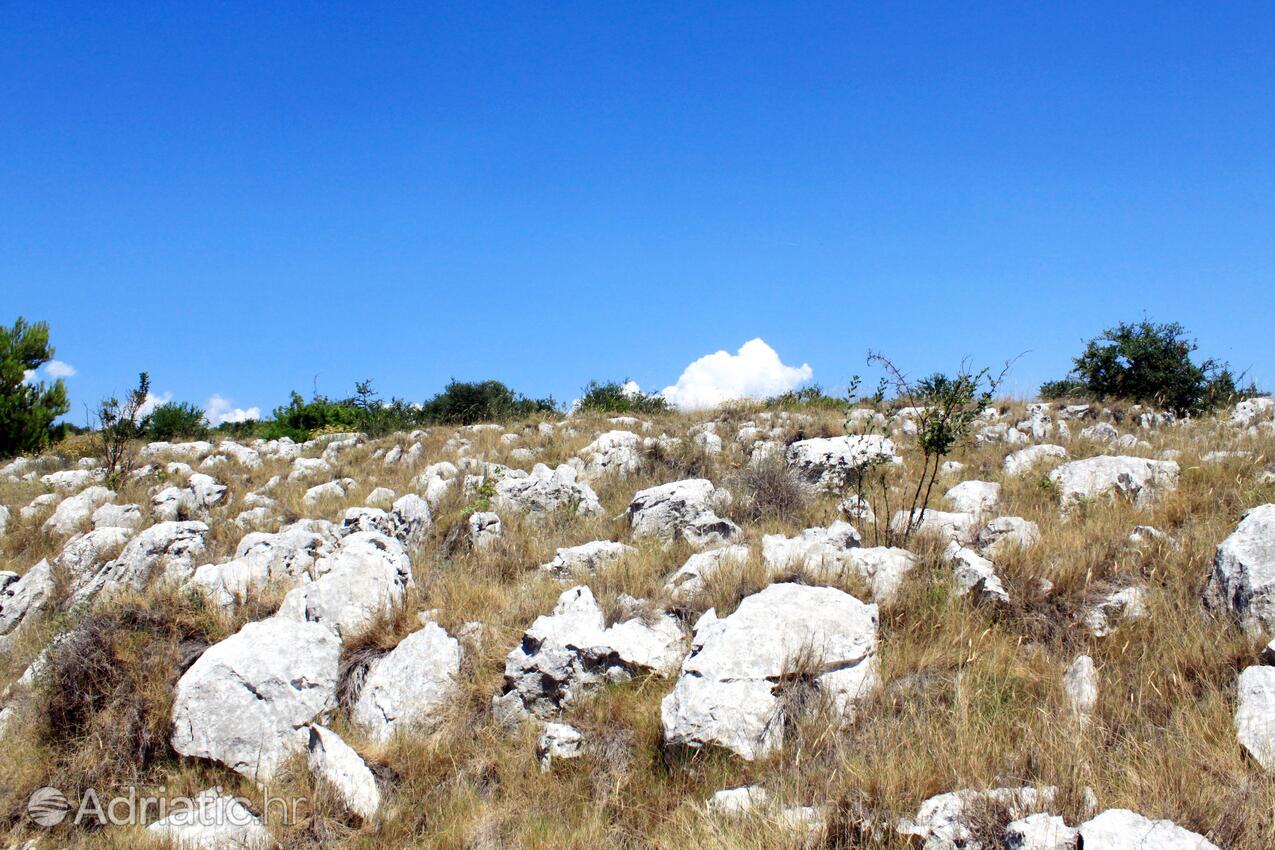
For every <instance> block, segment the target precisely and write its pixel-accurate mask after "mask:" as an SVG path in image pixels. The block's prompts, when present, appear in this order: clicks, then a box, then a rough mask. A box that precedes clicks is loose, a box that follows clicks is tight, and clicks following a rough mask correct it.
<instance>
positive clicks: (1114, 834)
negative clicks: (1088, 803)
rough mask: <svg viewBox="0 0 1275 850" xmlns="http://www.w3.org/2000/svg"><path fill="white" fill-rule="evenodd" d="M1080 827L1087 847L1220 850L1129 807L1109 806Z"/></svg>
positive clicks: (1170, 823)
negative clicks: (1137, 812) (1110, 807)
mask: <svg viewBox="0 0 1275 850" xmlns="http://www.w3.org/2000/svg"><path fill="white" fill-rule="evenodd" d="M1077 830H1078V831H1079V832H1080V840H1081V845H1080V846H1081V847H1083V848H1084V850H1219V849H1218V846H1217V845H1216V844H1214V843H1213V842H1212V841H1209V840H1208V839H1207V838H1205V837H1204V836H1203V835H1200V834H1199V833H1195V832H1191V831H1190V830H1188V829H1183V828H1182V827H1180V826H1178V825H1177V824H1176V823H1174V822H1173V821H1169V820H1151V819H1150V818H1146V817H1143V816H1142V815H1140V814H1136V813H1135V812H1131V811H1129V810H1128V809H1108V810H1107V811H1105V812H1103V813H1102V814H1100V815H1098V816H1097V817H1096V818H1094V819H1093V820H1090V821H1086V822H1085V823H1082V824H1081V825H1080V826H1079V827H1078V828H1077Z"/></svg>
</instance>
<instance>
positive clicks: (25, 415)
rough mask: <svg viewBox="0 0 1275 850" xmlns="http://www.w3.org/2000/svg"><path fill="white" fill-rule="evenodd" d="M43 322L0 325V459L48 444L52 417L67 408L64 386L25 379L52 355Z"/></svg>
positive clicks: (51, 347) (37, 449) (54, 382)
mask: <svg viewBox="0 0 1275 850" xmlns="http://www.w3.org/2000/svg"><path fill="white" fill-rule="evenodd" d="M53 354H54V349H53V346H51V345H49V325H48V323H47V322H36V323H35V324H27V322H26V320H24V319H23V318H22V317H21V316H19V317H18V319H17V321H15V322H14V323H13V327H2V326H0V458H3V457H10V456H12V455H15V454H18V453H20V452H32V451H39V450H40V449H42V448H44V446H46V445H48V443H49V438H50V435H51V429H52V427H53V420H55V419H57V418H58V417H59V416H61V415H62V414H64V413H66V412H67V411H68V410H70V408H71V405H70V402H69V401H68V400H67V396H66V385H65V384H63V383H62V379H61V378H58V379H56V380H55V381H53V383H51V384H45V383H44V382H42V381H40V382H37V381H34V380H29V379H30V378H31V377H33V374H34V372H35V370H36V369H38V368H40V367H41V366H43V365H44V364H45V363H48V362H49V360H51V359H52V358H53Z"/></svg>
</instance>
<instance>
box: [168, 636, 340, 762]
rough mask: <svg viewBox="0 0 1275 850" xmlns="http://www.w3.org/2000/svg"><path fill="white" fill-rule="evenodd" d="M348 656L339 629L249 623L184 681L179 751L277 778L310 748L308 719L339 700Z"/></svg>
mask: <svg viewBox="0 0 1275 850" xmlns="http://www.w3.org/2000/svg"><path fill="white" fill-rule="evenodd" d="M340 656H341V644H340V642H339V641H338V640H337V637H336V635H335V634H334V633H333V632H331V631H330V630H328V629H327V628H324V627H323V626H321V625H319V624H317V623H303V622H297V621H294V620H289V619H285V618H282V617H270V618H268V619H265V620H259V621H257V622H253V623H248V624H247V625H245V626H244V627H243V628H242V629H240V630H239V631H238V632H236V633H235V634H233V635H231V636H230V637H228V638H226V639H225V640H223V641H221V642H220V643H217V644H214V645H213V646H210V647H209V648H208V649H207V650H206V651H205V652H204V654H203V655H201V656H200V657H199V658H198V659H197V660H196V661H195V663H194V664H192V665H191V667H190V669H189V670H187V671H186V672H185V674H183V675H182V677H181V679H180V680H178V682H177V689H176V693H175V695H174V701H173V735H172V744H173V749H174V750H176V751H177V752H178V753H180V754H181V755H184V756H191V757H197V758H207V759H212V760H214V761H219V762H221V763H222V764H225V765H226V766H227V767H229V768H230V769H231V770H234V771H235V772H237V773H240V774H243V775H244V776H247V777H249V778H250V779H255V780H257V781H261V782H268V781H270V779H271V777H273V776H274V773H275V771H276V770H277V769H278V767H279V765H280V764H282V763H283V761H284V760H285V759H287V758H288V757H289V756H291V755H292V754H294V753H299V752H301V751H302V750H304V749H305V746H306V742H307V740H308V738H309V734H308V731H307V729H306V727H307V725H308V724H309V723H311V722H312V721H314V720H315V719H316V718H317V717H319V716H320V715H322V714H323V713H325V712H327V711H330V710H332V709H333V708H334V707H335V706H336V683H337V667H338V664H339V661H340Z"/></svg>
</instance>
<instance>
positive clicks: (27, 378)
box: [22, 369, 35, 384]
mask: <svg viewBox="0 0 1275 850" xmlns="http://www.w3.org/2000/svg"><path fill="white" fill-rule="evenodd" d="M34 380H35V370H34V369H23V370H22V383H24V384H29V383H31V382H32V381H34Z"/></svg>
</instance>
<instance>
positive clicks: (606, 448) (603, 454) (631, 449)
mask: <svg viewBox="0 0 1275 850" xmlns="http://www.w3.org/2000/svg"><path fill="white" fill-rule="evenodd" d="M580 457H581V458H582V459H583V461H584V463H583V464H581V469H580V474H581V475H583V476H584V477H585V478H586V479H589V478H598V477H600V476H603V475H610V474H616V475H621V476H623V475H628V474H630V473H633V472H637V471H638V469H640V468H641V466H642V438H641V437H639V436H638V435H637V434H634V433H633V432H632V431H607V432H606V433H605V434H600V435H598V438H597V439H595V440H594V441H593V442H592V443H589V445H587V446H585V447H584V448H582V449H581V450H580Z"/></svg>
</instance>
